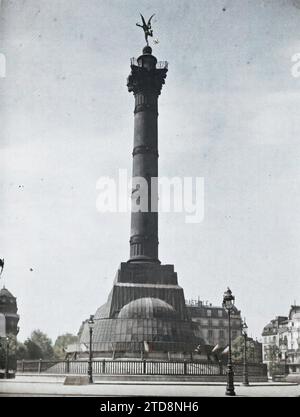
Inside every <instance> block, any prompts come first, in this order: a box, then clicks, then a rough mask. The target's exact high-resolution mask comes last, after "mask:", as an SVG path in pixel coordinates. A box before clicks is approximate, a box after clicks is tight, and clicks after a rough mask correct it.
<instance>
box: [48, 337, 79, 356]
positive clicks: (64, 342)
mask: <svg viewBox="0 0 300 417" xmlns="http://www.w3.org/2000/svg"><path fill="white" fill-rule="evenodd" d="M77 342H78V336H75V335H73V334H71V333H65V334H62V335H60V336H58V337H57V339H56V341H55V343H54V355H55V357H56V358H58V359H64V358H65V356H66V352H65V349H66V347H67V346H68V345H71V344H73V343H77Z"/></svg>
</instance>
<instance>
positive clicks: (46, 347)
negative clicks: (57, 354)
mask: <svg viewBox="0 0 300 417" xmlns="http://www.w3.org/2000/svg"><path fill="white" fill-rule="evenodd" d="M24 345H25V347H26V349H27V357H28V359H53V357H54V351H53V345H52V340H51V339H50V338H49V337H48V336H47V335H46V334H45V333H43V332H42V331H41V330H34V331H33V332H32V333H31V336H30V338H28V339H27V340H26V341H25V342H24Z"/></svg>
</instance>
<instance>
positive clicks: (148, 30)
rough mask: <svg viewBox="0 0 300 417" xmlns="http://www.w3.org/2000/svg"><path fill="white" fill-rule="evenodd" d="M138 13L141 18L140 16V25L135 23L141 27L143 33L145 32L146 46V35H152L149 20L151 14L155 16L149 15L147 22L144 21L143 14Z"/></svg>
mask: <svg viewBox="0 0 300 417" xmlns="http://www.w3.org/2000/svg"><path fill="white" fill-rule="evenodd" d="M140 15H141V18H142V25H141V24H140V23H137V24H136V25H137V26H139V27H140V28H142V29H143V31H144V34H145V39H146V43H147V46H148V45H149V42H148V37H149V36H151V37H152V36H153V30H152V27H151V20H152V18H153V16H155V14H153V15H152V16H151V17H150V19H149V20H148V23H146V21H145V19H144V16H143V15H142V14H141V13H140Z"/></svg>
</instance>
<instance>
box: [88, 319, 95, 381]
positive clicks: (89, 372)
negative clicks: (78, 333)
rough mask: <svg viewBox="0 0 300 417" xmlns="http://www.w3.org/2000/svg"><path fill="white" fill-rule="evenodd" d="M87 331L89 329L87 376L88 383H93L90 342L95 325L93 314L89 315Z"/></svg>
mask: <svg viewBox="0 0 300 417" xmlns="http://www.w3.org/2000/svg"><path fill="white" fill-rule="evenodd" d="M88 326H89V331H90V349H89V362H88V376H89V383H90V384H92V383H93V349H92V342H93V330H94V327H95V322H94V316H93V315H91V316H90V318H89V321H88Z"/></svg>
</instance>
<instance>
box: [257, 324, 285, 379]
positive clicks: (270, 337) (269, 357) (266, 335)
mask: <svg viewBox="0 0 300 417" xmlns="http://www.w3.org/2000/svg"><path fill="white" fill-rule="evenodd" d="M287 320H288V318H287V317H286V316H277V317H276V318H275V319H273V320H271V321H270V323H268V324H267V325H266V326H265V327H264V329H263V332H262V337H263V363H265V364H267V366H268V370H269V372H270V367H271V364H272V363H276V362H278V361H279V332H280V330H279V329H282V328H283V327H284V326H285V325H286V323H287Z"/></svg>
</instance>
